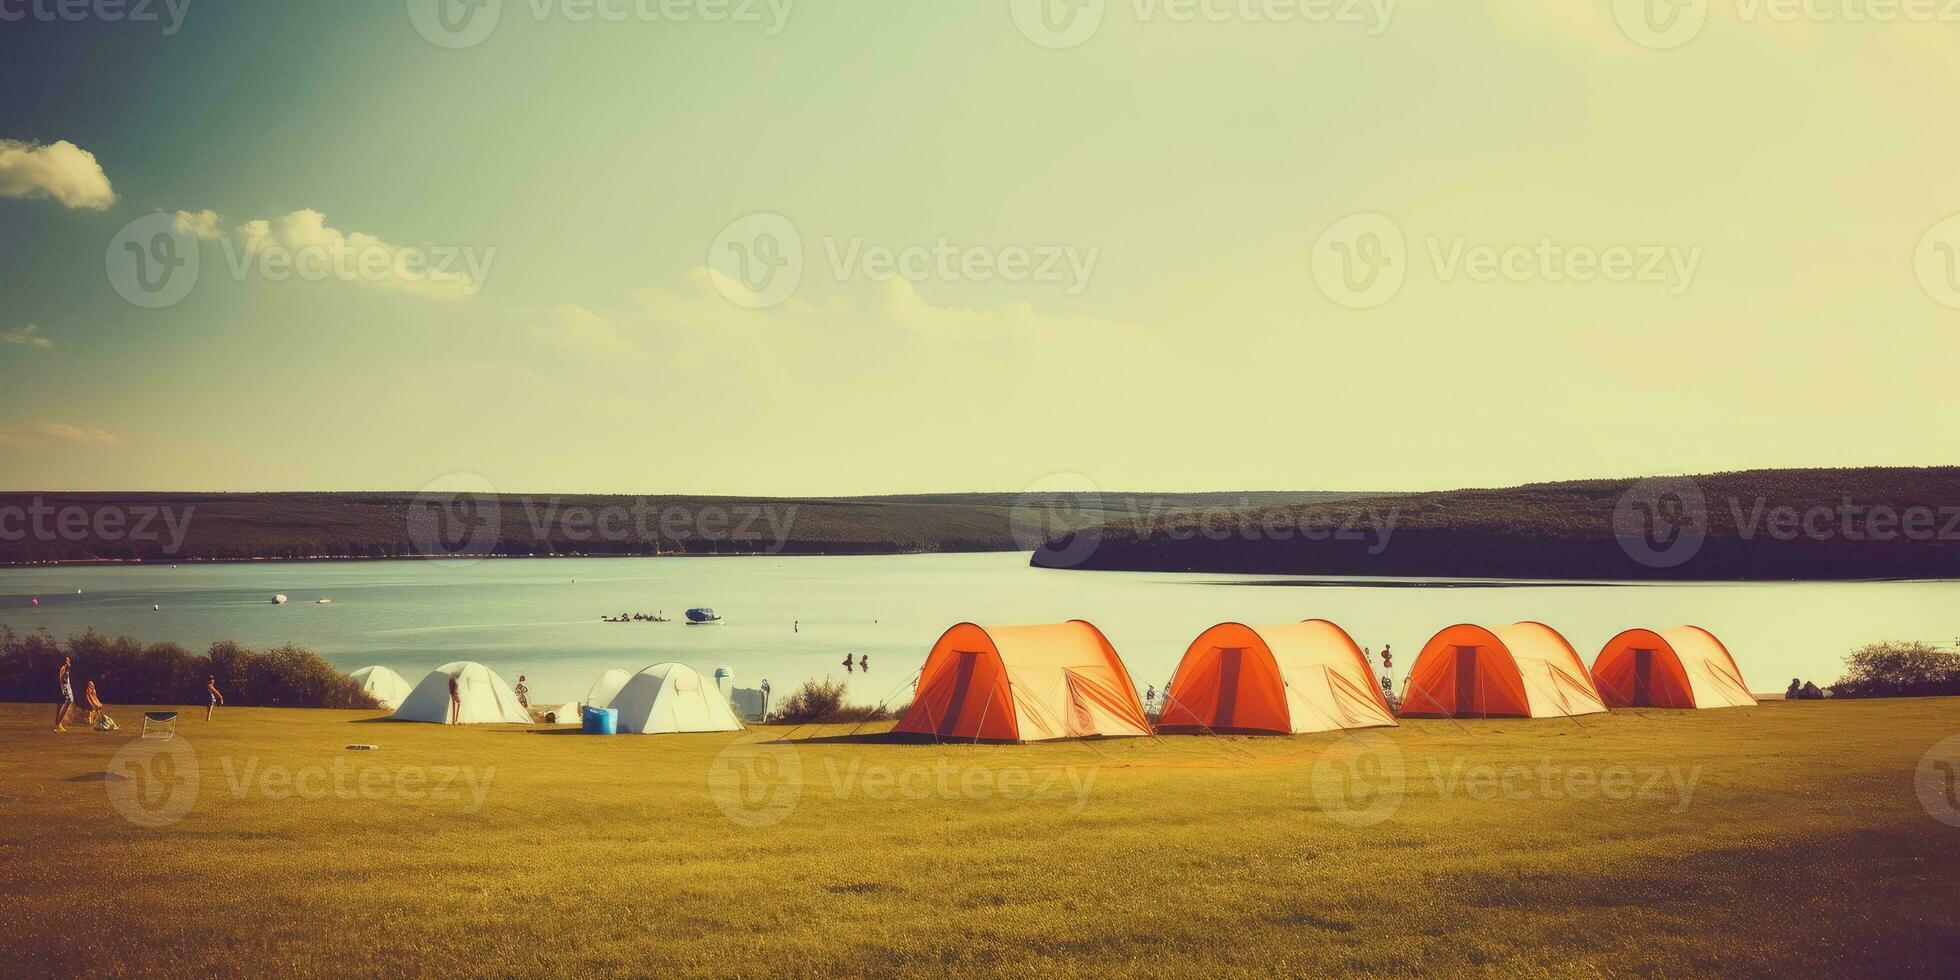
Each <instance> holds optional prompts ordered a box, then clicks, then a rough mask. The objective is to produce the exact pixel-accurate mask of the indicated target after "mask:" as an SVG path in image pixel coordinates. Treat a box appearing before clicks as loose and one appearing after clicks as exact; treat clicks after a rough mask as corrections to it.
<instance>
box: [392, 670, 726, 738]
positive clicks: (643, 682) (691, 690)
mask: <svg viewBox="0 0 1960 980" xmlns="http://www.w3.org/2000/svg"><path fill="white" fill-rule="evenodd" d="M355 676H356V679H358V680H360V681H361V683H362V685H363V687H364V688H365V689H370V690H374V691H381V690H386V689H387V686H388V684H389V683H390V682H389V680H388V679H389V678H392V679H393V681H392V683H393V684H396V685H399V686H400V688H401V689H402V690H403V691H405V692H406V693H404V694H402V695H401V697H400V698H399V699H398V700H397V703H396V704H395V706H394V707H395V713H394V716H393V717H394V720H396V721H420V722H429V723H432V724H437V725H442V724H451V723H453V724H459V725H483V724H514V725H528V724H530V723H531V713H530V711H528V710H527V709H526V708H525V707H524V706H523V705H522V704H520V703H519V702H518V700H517V694H516V692H514V691H512V690H511V687H510V685H508V684H506V683H504V679H503V678H502V677H499V676H497V672H496V671H494V670H491V669H490V668H488V667H485V666H483V665H482V664H479V663H469V662H458V663H453V664H445V665H443V666H441V667H438V668H436V669H435V670H432V671H430V672H429V675H428V676H427V677H424V678H422V682H421V683H419V684H417V685H415V687H414V688H413V689H412V690H411V689H408V685H407V683H406V682H404V681H403V680H402V679H401V676H400V675H398V674H396V673H395V672H394V671H392V670H389V669H388V668H386V667H369V668H364V669H363V670H359V671H355ZM452 680H453V681H454V682H455V687H456V703H455V705H454V711H453V713H452V705H451V703H450V693H449V692H450V683H451V681H452ZM379 696H380V695H379V694H377V698H378V697H379ZM587 703H588V704H591V705H593V706H595V707H601V708H613V709H615V710H617V711H618V712H619V731H621V732H626V733H630V734H636V735H653V734H665V733H670V732H734V731H741V730H742V722H741V721H740V720H739V719H737V718H736V717H735V712H734V710H733V709H731V708H729V706H728V702H727V700H725V699H724V698H723V697H722V696H721V691H720V690H719V689H717V688H716V687H715V686H714V685H713V684H710V683H708V682H707V681H706V680H704V679H702V677H701V675H700V674H699V673H698V672H696V671H695V670H694V668H692V667H689V666H687V665H686V664H675V663H663V664H655V665H653V666H651V667H648V668H647V669H645V670H642V671H640V672H639V673H637V674H631V675H629V674H627V673H626V672H625V671H623V670H612V671H607V672H606V674H605V676H603V677H601V678H600V680H599V683H598V684H595V685H593V690H592V692H591V696H590V698H589V700H588V702H587ZM549 713H550V714H551V715H553V716H555V717H556V718H557V719H558V720H560V721H564V720H568V719H569V718H570V717H575V716H576V714H575V708H574V706H573V705H566V706H564V707H562V708H558V709H556V710H555V711H552V712H549Z"/></svg>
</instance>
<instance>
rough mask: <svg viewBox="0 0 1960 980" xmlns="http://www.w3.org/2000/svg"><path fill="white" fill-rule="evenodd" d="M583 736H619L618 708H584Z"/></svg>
mask: <svg viewBox="0 0 1960 980" xmlns="http://www.w3.org/2000/svg"><path fill="white" fill-rule="evenodd" d="M585 734H587V735H617V734H619V709H618V708H590V707H588V708H586V709H585Z"/></svg>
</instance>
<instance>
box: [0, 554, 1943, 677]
mask: <svg viewBox="0 0 1960 980" xmlns="http://www.w3.org/2000/svg"><path fill="white" fill-rule="evenodd" d="M1423 584H1424V583H1419V582H1409V581H1397V580H1325V579H1316V580H1304V579H1296V578H1289V577H1281V576H1247V575H1216V574H1165V573H1145V572H1075V571H1054V570H1044V569H1035V568H1030V567H1028V556H1027V555H1026V554H1011V553H1001V554H979V555H901V556H866V557H781V558H769V557H743V558H591V559H578V558H569V559H550V560H491V561H478V562H438V561H376V562H292V563H282V562H248V563H240V564H192V565H182V566H178V567H170V566H162V565H147V566H90V567H73V568H15V569H0V623H4V624H5V625H7V626H10V627H12V628H13V629H15V630H16V631H35V630H42V629H45V630H47V631H48V632H50V633H52V634H54V635H56V636H59V637H65V636H68V635H71V634H76V633H80V632H81V631H83V630H84V629H87V628H89V627H93V628H95V629H96V630H97V631H98V632H102V633H107V634H127V635H130V636H134V637H136V638H138V639H140V640H143V641H145V642H160V641H173V642H176V643H179V644H182V645H183V646H185V647H188V648H190V649H192V650H195V651H202V650H203V649H204V648H205V647H206V646H208V645H210V644H211V643H212V642H214V641H217V640H235V641H238V642H240V643H243V644H245V645H247V646H250V647H253V648H264V647H270V646H276V645H279V644H282V643H287V642H292V643H298V644H300V645H302V646H305V647H308V648H310V649H312V650H314V651H316V652H318V653H319V654H321V655H322V656H324V657H326V658H327V659H328V660H330V661H332V662H333V663H334V664H335V665H336V666H338V667H340V668H341V669H343V670H353V669H356V668H359V667H365V666H368V665H370V664H383V665H386V666H388V667H392V668H394V669H395V670H397V671H399V672H400V673H401V674H402V676H403V677H406V678H408V680H409V682H410V683H414V682H415V681H418V680H420V679H421V678H422V676H423V675H424V674H426V673H427V672H428V671H429V670H431V669H433V668H435V667H437V666H440V665H441V664H444V663H447V662H449V661H452V660H478V661H481V662H483V663H485V664H487V665H489V666H490V667H491V668H493V669H494V670H496V671H497V672H498V673H500V674H502V675H503V677H504V679H505V680H507V681H510V682H512V683H515V682H516V680H517V677H518V675H519V674H525V675H529V677H530V687H531V690H532V692H533V696H532V701H533V702H534V703H539V704H556V703H561V702H564V701H572V700H579V699H582V698H583V697H584V696H585V693H586V690H587V688H588V687H589V686H590V685H591V683H592V681H593V680H594V679H595V678H597V677H598V675H599V674H600V673H601V672H602V671H604V670H606V669H607V668H611V667H618V668H622V669H625V670H628V671H637V670H639V669H640V668H642V667H646V666H648V665H650V664H654V663H658V662H661V661H666V660H677V661H680V662H683V663H687V664H691V665H693V666H694V667H696V668H697V669H699V670H700V671H701V672H702V673H703V674H710V673H711V672H712V671H713V669H714V668H715V667H718V666H727V667H730V668H732V669H733V671H734V673H735V680H736V684H737V685H738V686H742V687H754V686H756V684H757V683H758V682H759V681H761V680H762V679H763V678H768V679H769V681H770V682H771V684H772V686H773V687H774V689H775V691H776V693H777V696H778V697H780V696H781V695H783V694H785V693H787V692H788V691H790V690H792V689H793V688H794V687H795V686H796V684H797V683H798V682H800V681H802V680H804V679H806V678H811V677H824V676H826V675H828V676H833V677H838V678H844V679H847V680H848V681H849V682H850V687H851V697H852V699H853V700H855V701H859V702H870V701H876V700H879V699H881V698H884V697H886V696H887V695H889V694H892V693H894V692H895V691H898V690H899V689H900V688H902V687H906V685H907V684H908V682H909V681H910V679H911V676H912V674H913V672H914V671H916V670H917V669H918V667H919V665H920V664H921V663H922V662H923V661H924V658H925V654H926V652H927V650H929V649H930V648H931V646H932V643H933V641H934V640H935V639H937V638H938V636H939V634H940V633H942V632H944V631H945V629H946V628H947V627H948V626H951V625H953V624H955V623H958V622H961V621H969V620H970V621H973V622H977V623H981V624H983V625H985V624H1013V623H1037V622H1054V621H1059V620H1065V619H1087V620H1089V621H1091V622H1094V623H1095V624H1096V625H1097V626H1099V627H1101V628H1102V630H1103V631H1104V632H1105V633H1106V634H1108V636H1109V638H1110V641H1111V642H1112V643H1113V644H1115V646H1116V649H1117V652H1119V653H1120V654H1122V656H1123V659H1124V661H1125V662H1126V663H1127V664H1128V665H1129V667H1130V671H1131V673H1132V675H1133V676H1134V677H1135V679H1136V682H1137V684H1138V685H1140V686H1142V685H1151V684H1156V685H1161V684H1163V683H1164V681H1165V680H1167V679H1168V678H1169V676H1170V673H1171V670H1172V668H1173V667H1175V666H1176V664H1177V660H1178V658H1179V657H1180V656H1182V655H1183V653H1184V648H1185V646H1186V645H1187V644H1188V643H1190V641H1191V640H1192V639H1194V638H1195V637H1196V636H1197V635H1198V634H1199V633H1200V632H1202V631H1203V630H1204V629H1205V628H1206V627H1209V626H1212V625H1214V624H1216V623H1219V622H1223V621H1228V620H1236V621H1239V622H1245V623H1250V624H1255V625H1256V624H1260V623H1272V622H1286V621H1291V620H1299V619H1308V618H1326V619H1331V620H1333V621H1335V622H1337V623H1339V624H1341V625H1342V626H1343V627H1345V628H1346V629H1347V630H1348V631H1349V632H1350V633H1352V634H1353V635H1354V637H1355V639H1356V641H1357V642H1359V643H1361V644H1362V645H1364V646H1368V647H1371V648H1374V649H1376V650H1380V648H1381V647H1382V645H1383V644H1385V643H1387V644H1393V646H1394V648H1395V651H1396V652H1397V653H1398V654H1399V656H1398V657H1397V658H1396V662H1395V667H1396V673H1397V681H1398V684H1399V682H1400V675H1401V674H1402V673H1403V672H1406V671H1407V670H1408V668H1409V665H1410V663H1411V661H1413V659H1414V657H1415V654H1416V652H1417V651H1418V650H1419V649H1420V648H1421V646H1422V644H1423V642H1424V641H1425V640H1427V639H1428V638H1429V637H1430V635H1431V634H1433V633H1434V632H1435V631H1437V630H1438V629H1441V628H1442V627H1445V626H1449V625H1451V624H1453V623H1459V622H1475V623H1486V624H1495V623H1509V622H1515V621H1517V620H1521V619H1535V620H1539V621H1542V622H1545V623H1549V624H1550V625H1552V626H1553V627H1556V628H1557V629H1558V630H1560V631H1561V632H1563V633H1564V634H1565V636H1566V638H1567V639H1568V640H1570V641H1571V642H1572V645H1573V646H1574V647H1576V648H1577V649H1578V651H1579V655H1580V656H1581V657H1582V658H1583V659H1584V660H1585V661H1586V662H1587V663H1588V664H1590V663H1591V662H1592V658H1593V656H1594V654H1596V653H1597V652H1598V650H1599V648H1600V647H1601V646H1602V645H1603V644H1604V643H1605V642H1606V640H1607V639H1608V638H1610V637H1611V636H1612V635H1613V634H1615V633H1617V632H1619V631H1620V630H1622V629H1626V628H1630V627H1635V626H1645V627H1653V628H1662V627H1668V626H1676V625H1680V624H1683V623H1694V624H1697V625H1701V626H1706V627H1708V628H1709V629H1711V630H1713V631H1715V633H1716V634H1717V635H1719V636H1720V637H1722V639H1723V640H1724V641H1725V642H1726V643H1727V644H1728V646H1729V648H1730V650H1731V651H1732V652H1733V653H1734V654H1735V657H1736V660H1737V661H1738V662H1739V663H1740V664H1741V666H1742V670H1743V672H1744V674H1745V676H1746V677H1747V678H1748V680H1749V683H1750V687H1751V688H1752V689H1753V690H1756V691H1758V692H1780V691H1782V690H1783V688H1784V687H1785V686H1786V685H1787V684H1788V683H1789V681H1790V678H1791V677H1792V676H1800V677H1803V678H1805V679H1806V680H1815V681H1817V682H1818V683H1819V684H1825V683H1829V682H1831V681H1833V680H1835V679H1836V678H1837V677H1838V675H1839V673H1840V668H1841V667H1842V664H1843V658H1844V655H1845V653H1847V652H1848V651H1850V650H1851V649H1852V648H1853V647H1856V646H1858V645H1860V644H1863V643H1868V642H1873V641H1878V640H1927V641H1935V642H1939V643H1945V644H1950V643H1952V642H1954V639H1955V636H1956V632H1960V582H1953V581H1941V582H1830V583H1748V584H1689V585H1682V584H1659V585H1647V584H1641V585H1614V584H1569V583H1501V582H1481V581H1479V582H1466V581H1458V582H1453V583H1449V585H1450V586H1451V587H1441V585H1440V584H1432V587H1413V586H1420V585H1423ZM77 589H80V590H81V593H80V594H76V590H77ZM275 593H284V594H285V595H287V596H288V597H290V599H291V602H290V603H289V604H287V605H284V606H275V605H273V604H272V603H271V601H270V600H271V597H272V596H273V595H274V594H275ZM36 597H38V598H39V599H40V600H41V605H40V606H39V607H33V606H31V605H30V600H31V599H33V598H36ZM323 598H325V599H332V600H333V603H332V604H331V605H316V604H315V603H316V601H317V600H319V599H323ZM153 605H160V606H161V607H162V609H161V610H160V611H152V609H151V607H152V606H153ZM690 606H712V607H714V608H715V609H716V610H717V611H719V612H720V613H721V614H722V615H723V616H725V617H726V621H725V622H723V623H720V624H716V625H712V626H687V625H683V624H682V623H681V622H679V620H681V619H682V618H683V617H682V615H681V613H682V612H683V611H684V610H685V609H687V608H688V607H690ZM663 610H664V611H665V613H666V615H669V616H672V617H674V619H675V620H676V622H672V623H657V624H655V623H604V622H600V617H601V616H605V615H614V614H618V613H622V612H626V613H638V612H644V613H653V612H657V611H663ZM846 652H850V653H853V654H868V655H869V656H870V657H871V672H870V674H869V675H868V676H867V675H863V674H855V673H854V674H851V675H849V677H848V678H846V677H845V675H844V672H843V667H842V664H841V661H842V660H843V657H844V654H845V653H846ZM111 697H112V698H113V692H111ZM190 697H191V695H190V694H186V699H189V698H190ZM907 697H909V689H907V690H905V691H903V692H901V693H900V696H899V698H898V700H901V701H902V700H905V699H906V698H907Z"/></svg>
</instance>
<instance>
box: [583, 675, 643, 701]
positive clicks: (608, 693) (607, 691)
mask: <svg viewBox="0 0 1960 980" xmlns="http://www.w3.org/2000/svg"><path fill="white" fill-rule="evenodd" d="M632 679H633V675H632V674H629V673H627V672H625V671H623V670H609V671H606V672H605V673H603V674H600V675H599V679H598V680H596V681H593V682H592V690H590V691H588V692H586V695H585V705H586V707H588V708H610V707H612V703H613V698H616V697H618V696H619V689H620V688H622V687H625V686H626V682H627V681H630V680H632Z"/></svg>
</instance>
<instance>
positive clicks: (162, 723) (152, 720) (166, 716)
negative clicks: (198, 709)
mask: <svg viewBox="0 0 1960 980" xmlns="http://www.w3.org/2000/svg"><path fill="white" fill-rule="evenodd" d="M176 734H177V712H175V711H145V712H143V735H142V737H143V738H154V739H158V740H161V741H169V740H170V739H171V738H172V737H174V736H175V735H176Z"/></svg>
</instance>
